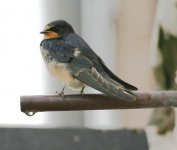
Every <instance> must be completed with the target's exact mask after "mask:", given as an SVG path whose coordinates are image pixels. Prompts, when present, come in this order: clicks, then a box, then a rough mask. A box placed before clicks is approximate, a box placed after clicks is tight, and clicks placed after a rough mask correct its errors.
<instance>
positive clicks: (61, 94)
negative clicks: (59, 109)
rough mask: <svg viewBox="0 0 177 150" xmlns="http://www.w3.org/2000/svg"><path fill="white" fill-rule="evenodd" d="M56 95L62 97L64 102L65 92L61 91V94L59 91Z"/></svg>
mask: <svg viewBox="0 0 177 150" xmlns="http://www.w3.org/2000/svg"><path fill="white" fill-rule="evenodd" d="M55 93H56V94H58V95H59V96H61V97H62V98H63V100H64V97H65V94H64V92H63V91H61V92H60V93H59V92H58V91H56V92H55Z"/></svg>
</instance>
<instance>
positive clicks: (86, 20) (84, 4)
mask: <svg viewBox="0 0 177 150" xmlns="http://www.w3.org/2000/svg"><path fill="white" fill-rule="evenodd" d="M116 2H117V1H116V0H109V1H108V0H89V1H88V0H82V1H81V14H82V16H81V20H82V36H83V38H84V39H85V40H86V41H87V42H88V44H89V45H90V46H91V48H92V49H93V50H94V51H95V52H96V53H97V54H98V55H100V56H101V57H102V58H103V60H104V62H105V63H106V65H107V66H108V67H109V68H110V69H111V70H113V71H114V72H115V70H116V38H115V36H116V32H115V20H116V15H115V14H114V10H115V8H116V5H117V3H116ZM84 125H85V126H87V127H91V128H102V129H117V128H121V127H122V126H123V124H122V118H121V112H120V111H119V110H107V111H106V110H99V111H89V112H85V113H84Z"/></svg>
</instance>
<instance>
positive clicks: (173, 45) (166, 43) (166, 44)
mask: <svg viewBox="0 0 177 150" xmlns="http://www.w3.org/2000/svg"><path fill="white" fill-rule="evenodd" d="M158 49H159V51H160V54H161V57H162V64H160V65H159V66H157V67H156V68H155V71H154V73H155V76H156V79H157V81H158V84H159V85H160V88H162V89H166V90H169V89H177V85H176V83H175V72H176V70H177V37H175V36H173V35H171V34H169V33H167V32H165V31H164V30H163V28H160V29H159V41H158Z"/></svg>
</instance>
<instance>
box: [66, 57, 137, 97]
mask: <svg viewBox="0 0 177 150" xmlns="http://www.w3.org/2000/svg"><path fill="white" fill-rule="evenodd" d="M67 67H68V69H69V70H70V72H71V73H72V74H73V76H74V77H75V78H76V79H78V80H79V81H81V82H83V83H84V84H86V85H88V86H90V87H92V88H94V89H96V90H98V91H100V92H102V93H104V94H106V95H110V96H114V97H118V98H120V99H122V100H133V99H135V98H136V96H135V95H134V94H133V93H131V92H129V91H128V90H126V89H124V88H123V87H122V86H119V85H116V84H114V83H113V82H109V81H110V80H107V78H104V77H103V76H102V75H101V74H100V73H99V72H98V71H97V70H96V68H95V67H94V64H93V63H92V62H91V61H90V60H89V59H88V58H86V57H84V56H80V57H73V58H72V60H71V61H70V62H69V63H68V65H67Z"/></svg>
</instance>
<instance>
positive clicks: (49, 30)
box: [40, 20, 74, 39]
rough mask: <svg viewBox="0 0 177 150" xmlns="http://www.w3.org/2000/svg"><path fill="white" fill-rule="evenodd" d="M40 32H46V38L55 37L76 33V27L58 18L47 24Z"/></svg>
mask: <svg viewBox="0 0 177 150" xmlns="http://www.w3.org/2000/svg"><path fill="white" fill-rule="evenodd" d="M40 33H41V34H44V39H55V38H60V37H64V36H66V35H67V34H69V33H74V29H73V28H72V26H71V25H70V24H69V23H67V22H66V21H64V20H56V21H52V22H50V23H49V24H47V25H46V26H45V28H44V30H43V31H42V32H40Z"/></svg>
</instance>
